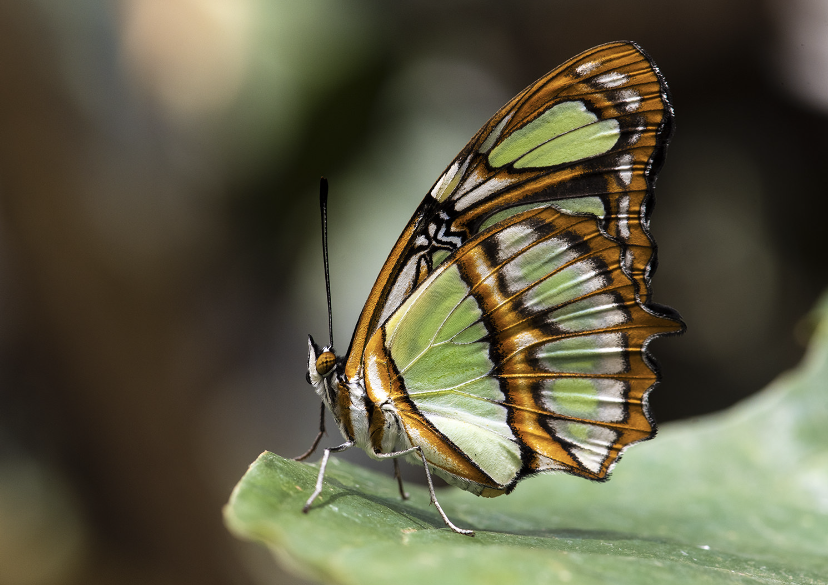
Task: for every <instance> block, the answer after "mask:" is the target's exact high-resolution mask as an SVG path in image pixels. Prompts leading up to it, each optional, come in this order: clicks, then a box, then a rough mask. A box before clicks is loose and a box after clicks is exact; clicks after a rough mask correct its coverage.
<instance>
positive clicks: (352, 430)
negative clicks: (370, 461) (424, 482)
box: [307, 337, 410, 455]
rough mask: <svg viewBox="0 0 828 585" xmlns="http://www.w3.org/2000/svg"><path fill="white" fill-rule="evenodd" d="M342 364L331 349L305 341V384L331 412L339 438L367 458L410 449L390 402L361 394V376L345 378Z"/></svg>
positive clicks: (343, 363)
mask: <svg viewBox="0 0 828 585" xmlns="http://www.w3.org/2000/svg"><path fill="white" fill-rule="evenodd" d="M344 369H345V361H344V360H343V359H342V358H339V357H337V356H336V355H335V354H334V352H333V351H332V348H329V347H324V348H320V347H319V346H318V345H316V344H315V343H314V341H313V339H312V338H310V337H309V338H308V376H307V378H308V381H309V382H310V384H311V385H312V386H313V387H314V391H315V392H316V394H317V395H318V396H319V397H320V398H321V399H322V402H323V403H324V404H325V406H326V407H327V408H328V410H329V411H330V412H331V414H332V415H333V417H334V420H335V421H336V424H337V426H338V427H339V430H340V432H341V433H342V436H343V437H344V438H345V439H346V440H349V441H354V443H355V444H356V445H357V446H358V447H361V448H362V449H364V450H365V451H366V452H367V453H368V454H369V455H373V454H375V453H390V452H393V451H397V450H400V449H403V448H407V447H409V446H410V443H409V441H408V439H407V437H406V436H405V433H404V432H403V431H402V425H401V424H400V422H399V417H398V416H397V414H396V413H395V411H394V407H393V404H391V403H390V402H388V403H383V404H377V403H375V402H374V401H372V400H371V399H370V398H369V397H368V395H367V393H366V391H365V381H364V378H363V377H362V375H361V374H357V375H355V376H351V377H349V376H346V375H345V372H344Z"/></svg>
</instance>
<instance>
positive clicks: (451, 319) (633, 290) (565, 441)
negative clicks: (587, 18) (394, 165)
mask: <svg viewBox="0 0 828 585" xmlns="http://www.w3.org/2000/svg"><path fill="white" fill-rule="evenodd" d="M672 128H673V110H672V106H671V104H670V100H669V94H668V89H667V85H666V83H665V81H664V79H663V77H662V75H661V73H660V71H659V70H658V68H657V67H656V65H655V64H654V63H653V61H652V60H651V59H650V57H649V56H648V55H647V54H646V53H645V52H644V51H643V50H642V49H641V48H640V47H638V45H636V44H634V43H631V42H615V43H609V44H605V45H601V46H598V47H595V48H593V49H591V50H589V51H586V52H584V53H582V54H580V55H578V56H577V57H574V58H572V59H570V60H569V61H567V62H566V63H564V64H563V65H561V66H559V67H558V68H556V69H554V70H553V71H551V72H550V73H548V74H547V75H546V76H544V77H542V78H541V79H539V80H538V81H536V82H535V83H533V84H532V85H530V86H529V87H528V88H526V89H525V90H523V91H522V92H521V93H520V94H518V95H517V96H516V97H515V98H514V99H512V100H511V101H510V102H509V103H507V104H506V105H505V106H504V107H503V108H501V109H500V111H498V112H497V113H496V114H495V115H494V117H493V118H492V119H491V120H489V121H488V122H487V123H486V124H485V125H484V126H483V128H482V129H481V130H480V131H479V132H478V133H477V134H476V135H475V136H474V138H472V140H471V141H470V142H469V143H468V144H467V145H466V147H465V148H463V150H462V151H461V152H460V154H459V155H458V156H457V158H455V159H454V161H453V162H452V163H451V164H450V165H449V166H448V168H447V169H446V170H445V172H443V174H442V175H441V176H440V178H439V179H438V180H437V182H436V183H435V184H434V186H433V187H432V188H431V190H430V191H429V192H428V194H427V195H426V197H425V199H423V201H422V203H421V204H420V206H419V207H418V208H417V210H416V211H415V212H414V215H413V217H412V218H411V220H410V221H409V222H408V224H407V225H406V226H405V229H404V230H403V232H402V235H401V236H400V238H399V239H398V240H397V242H396V244H395V245H394V247H393V249H392V250H391V253H390V255H389V256H388V259H387V260H386V261H385V264H384V265H383V267H382V269H381V271H380V274H379V277H378V278H377V280H376V282H375V284H374V286H373V288H372V289H371V292H370V294H369V296H368V300H367V302H366V303H365V307H364V309H363V310H362V313H361V315H360V317H359V320H358V322H357V325H356V329H355V332H354V334H353V338H352V340H351V344H350V347H349V348H348V352H347V353H346V354H345V355H344V356H337V355H336V353H335V351H334V349H333V334H332V332H331V344H330V345H328V346H325V347H320V346H319V345H317V344H316V343H315V342H314V340H313V338H312V337H310V336H309V338H308V372H307V379H308V382H310V384H312V385H313V387H314V390H315V391H316V393H317V394H318V395H319V397H320V398H321V399H322V409H321V417H320V419H321V421H320V432H319V434H318V435H317V437H316V440H315V441H314V443H313V446H312V447H311V449H310V450H309V451H308V453H305V454H304V455H302V456H300V457H299V458H297V459H304V458H306V457H307V456H309V455H310V454H311V453H312V452H313V451H314V449H315V448H316V446H317V445H318V443H319V439H320V438H321V436H322V434H323V433H324V421H325V410H326V409H327V410H329V411H330V412H331V413H332V414H333V417H334V420H335V421H336V424H337V426H338V427H339V430H340V431H341V432H342V435H343V437H344V438H345V442H344V443H342V444H341V445H339V446H337V447H332V448H328V449H325V451H324V455H323V458H322V461H321V464H320V468H319V475H318V479H317V483H316V488H315V490H314V492H313V494H312V495H311V497H310V498H309V499H308V501H307V504H306V505H305V507H304V511H305V512H307V511H308V510H309V508H310V506H311V504H312V503H313V501H314V500H315V499H316V497H317V496H318V495H319V494H320V493H321V490H322V486H323V479H324V474H325V468H326V465H327V462H328V457H329V455H330V454H331V453H334V452H339V451H343V450H345V449H348V448H350V447H352V446H355V445H356V446H358V447H361V448H363V449H364V450H365V451H366V452H367V453H368V454H369V455H370V456H372V457H374V458H377V459H392V460H393V461H394V471H395V475H396V477H397V479H398V481H400V484H399V487H400V493H401V494H402V496H403V498H405V497H406V494H405V492H404V490H403V487H402V482H401V480H399V469H398V467H397V459H398V458H400V457H402V458H405V459H407V460H409V461H410V462H412V463H415V464H419V465H422V466H423V468H424V469H425V473H426V479H427V482H428V487H429V491H430V495H431V502H432V504H433V505H434V506H435V507H436V509H437V510H438V512H439V513H440V515H441V517H442V519H443V521H444V522H445V524H446V525H447V526H448V527H449V528H451V529H452V530H454V531H455V532H458V533H460V534H467V535H473V534H474V532H473V531H472V530H468V529H462V528H459V527H457V526H456V525H454V524H453V523H452V522H451V521H450V520H449V518H448V517H447V515H446V514H445V512H444V511H443V509H442V508H441V507H440V504H439V503H438V502H437V498H436V495H435V491H434V487H433V482H432V478H431V476H432V474H435V475H437V476H439V477H441V478H443V479H445V480H446V481H447V482H448V483H449V484H452V485H455V486H457V487H460V488H462V489H464V490H467V491H469V492H472V493H474V494H477V495H480V496H487V497H493V496H498V495H501V494H508V493H509V492H511V491H512V490H513V489H514V488H515V486H516V484H517V483H518V482H519V481H520V480H522V479H524V478H526V477H530V476H533V475H536V474H539V473H543V472H554V471H558V472H565V473H570V474H574V475H578V476H581V477H584V478H587V479H591V480H597V481H601V480H605V479H607V478H608V476H609V473H610V471H611V470H612V468H613V466H614V465H615V463H616V462H617V461H618V460H619V458H620V456H621V453H622V452H623V451H624V449H626V448H627V447H628V446H630V445H632V444H633V443H637V442H639V441H644V440H646V439H649V438H651V437H653V435H654V434H655V429H656V427H655V423H654V421H653V419H652V417H651V415H650V410H649V407H648V401H647V396H648V393H649V392H650V390H651V389H652V388H653V387H654V386H655V385H656V383H657V381H658V377H659V376H658V373H657V369H656V365H655V362H654V361H653V359H652V358H651V356H650V353H649V351H648V346H649V343H650V342H651V341H652V339H653V338H655V337H657V336H660V335H665V334H674V333H680V332H682V331H683V330H684V323H683V322H682V321H681V318H680V316H679V315H678V313H676V312H675V311H674V310H672V309H670V308H668V307H664V306H660V305H657V304H655V303H653V302H652V300H651V290H650V280H651V276H652V273H653V271H654V270H655V266H656V246H655V243H654V241H653V239H652V237H651V236H650V233H649V220H650V210H651V208H652V205H653V189H654V184H655V180H656V174H657V172H658V170H659V169H660V167H661V164H662V161H663V158H664V152H665V149H666V146H667V143H668V142H669V139H670V137H671V134H672ZM326 197H327V183H326V182H324V179H323V188H322V198H323V200H325V199H326ZM322 217H323V233H324V232H325V223H326V216H325V211H324V204H323V216H322ZM324 237H325V236H323V238H324ZM324 249H325V250H327V243H325V245H324ZM325 263H326V286H327V290H328V303H329V307H328V314H329V329H330V328H331V327H330V314H331V310H330V284H329V280H328V279H327V272H328V271H327V251H326V252H325Z"/></svg>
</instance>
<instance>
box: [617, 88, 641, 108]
mask: <svg viewBox="0 0 828 585" xmlns="http://www.w3.org/2000/svg"><path fill="white" fill-rule="evenodd" d="M618 96H619V98H620V99H619V102H621V104H623V105H622V107H623V108H624V111H625V112H628V113H629V112H634V111H636V110H637V109H638V108H640V107H641V94H639V93H638V92H637V91H636V90H634V89H630V88H625V89H622V90H620V91H619V92H618Z"/></svg>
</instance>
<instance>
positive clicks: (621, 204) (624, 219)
mask: <svg viewBox="0 0 828 585" xmlns="http://www.w3.org/2000/svg"><path fill="white" fill-rule="evenodd" d="M629 216H630V198H629V196H628V195H624V196H623V197H621V198H620V199H619V200H618V235H619V236H620V237H621V239H622V240H627V239H629V237H630V223H629V220H628V218H629Z"/></svg>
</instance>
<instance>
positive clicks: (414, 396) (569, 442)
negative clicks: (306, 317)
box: [364, 207, 683, 495]
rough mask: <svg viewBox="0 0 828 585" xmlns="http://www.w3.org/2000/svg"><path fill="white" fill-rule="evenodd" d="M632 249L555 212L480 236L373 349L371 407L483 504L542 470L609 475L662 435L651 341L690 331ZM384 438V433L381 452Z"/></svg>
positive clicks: (538, 211) (430, 281) (367, 371)
mask: <svg viewBox="0 0 828 585" xmlns="http://www.w3.org/2000/svg"><path fill="white" fill-rule="evenodd" d="M622 249H623V246H622V244H620V243H619V242H617V241H615V240H614V239H611V238H609V237H607V236H606V234H604V233H603V232H602V230H601V229H599V227H598V222H596V221H595V219H594V218H593V217H591V216H576V215H571V214H565V213H562V212H560V211H558V210H556V209H555V208H553V207H543V208H535V209H529V210H524V211H520V212H517V213H515V214H513V215H511V216H510V217H508V218H505V219H503V220H502V221H500V222H498V223H496V224H495V225H493V226H490V227H489V228H488V229H486V230H484V231H483V232H481V233H478V234H477V235H475V236H473V237H472V238H471V239H469V240H468V241H467V242H466V243H465V244H463V245H462V246H461V247H460V248H459V249H458V250H457V251H456V252H454V253H453V254H452V255H451V256H450V257H448V258H447V259H446V260H445V261H444V262H443V263H442V264H441V265H440V266H438V267H437V268H436V269H435V270H434V271H433V272H432V273H431V274H430V275H429V276H428V277H427V278H426V279H425V280H424V281H423V282H422V283H420V284H419V286H417V288H416V289H415V290H414V291H413V292H412V294H410V295H409V296H408V297H407V299H406V300H405V301H404V302H403V303H402V304H401V305H400V306H399V307H398V308H397V309H396V310H395V311H394V312H393V313H392V314H391V315H390V317H389V318H388V319H387V320H386V321H385V323H384V324H383V325H382V326H381V327H380V328H378V329H377V330H376V331H375V332H374V334H373V335H372V336H371V338H370V339H369V341H368V343H367V345H366V351H365V356H364V357H365V359H364V376H365V387H366V391H367V394H368V398H369V400H370V401H371V402H372V403H373V404H375V405H383V408H391V409H393V410H394V411H395V412H396V414H397V416H399V418H400V419H401V420H402V423H403V429H404V431H405V432H406V433H407V435H408V439H409V440H410V442H411V443H412V444H413V445H419V446H421V447H422V448H423V451H424V453H425V455H426V458H427V459H428V461H429V463H430V464H431V465H432V466H434V468H435V469H436V470H437V471H438V472H442V473H441V474H442V475H443V476H444V477H446V478H447V479H449V480H450V481H452V482H453V483H456V484H458V485H461V486H462V487H464V488H465V489H469V490H470V491H473V492H476V493H483V494H484V495H493V494H497V493H502V492H503V491H508V490H510V489H511V488H512V487H513V486H514V484H515V483H516V482H517V481H518V480H519V479H521V478H523V477H525V476H527V475H531V474H534V473H537V472H541V471H550V470H560V471H566V472H568V473H574V474H577V475H581V476H584V477H588V478H590V479H596V480H600V479H604V478H606V477H607V474H608V473H609V471H610V470H611V468H612V466H613V465H614V463H615V462H616V461H617V460H618V457H619V456H620V454H621V452H622V451H623V450H624V449H625V448H626V447H627V446H629V445H630V444H632V443H635V442H638V441H642V440H645V439H648V438H650V437H651V436H652V435H653V434H654V424H653V422H652V419H651V417H650V413H649V409H648V406H647V393H648V391H649V390H650V389H651V388H652V386H653V385H654V384H655V383H656V381H657V374H656V371H655V367H654V365H653V362H652V360H651V358H650V356H649V353H648V351H647V345H648V343H649V342H650V340H651V339H652V338H653V337H655V336H657V335H662V334H667V333H675V332H678V331H681V330H682V328H683V325H682V323H681V322H680V320H679V319H678V317H677V315H675V314H674V313H671V312H669V310H668V309H660V310H659V311H656V310H654V309H652V308H650V307H647V306H645V305H644V304H643V303H642V302H641V300H640V298H639V297H638V295H637V287H636V284H635V282H634V280H633V279H632V278H631V277H630V276H629V275H628V274H627V273H626V271H625V270H624V268H623V267H622V258H623V254H622ZM382 432H383V429H382V428H381V421H380V422H379V423H378V424H377V425H372V429H371V437H372V441H374V442H375V443H377V444H378V443H380V442H381V437H380V436H378V435H381V433H382ZM469 482H471V485H470V484H469Z"/></svg>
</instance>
